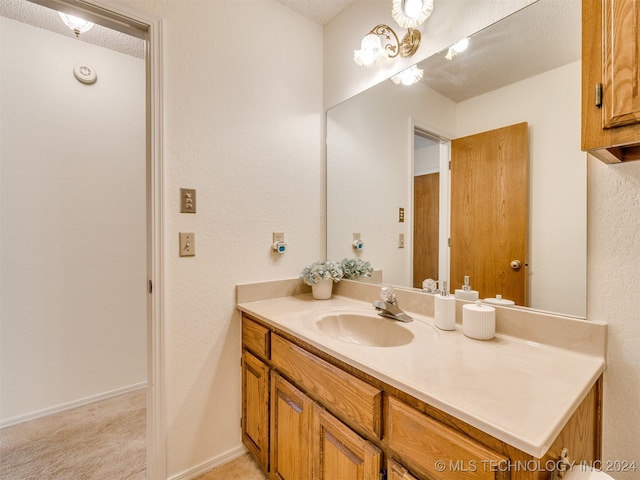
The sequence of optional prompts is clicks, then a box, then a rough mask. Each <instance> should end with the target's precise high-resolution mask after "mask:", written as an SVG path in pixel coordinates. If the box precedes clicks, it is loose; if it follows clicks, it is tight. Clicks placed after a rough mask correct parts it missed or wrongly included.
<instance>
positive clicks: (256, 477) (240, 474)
mask: <svg viewBox="0 0 640 480" xmlns="http://www.w3.org/2000/svg"><path fill="white" fill-rule="evenodd" d="M266 478H267V477H266V475H265V474H264V473H262V470H260V467H258V464H257V463H256V462H255V461H254V460H253V458H252V457H251V455H249V454H248V453H246V454H244V455H242V456H241V457H239V458H236V459H235V460H233V461H231V462H229V463H225V464H224V465H221V466H219V467H216V468H214V469H213V470H211V471H210V472H207V473H205V474H204V475H201V476H199V477H197V478H195V479H194V480H266Z"/></svg>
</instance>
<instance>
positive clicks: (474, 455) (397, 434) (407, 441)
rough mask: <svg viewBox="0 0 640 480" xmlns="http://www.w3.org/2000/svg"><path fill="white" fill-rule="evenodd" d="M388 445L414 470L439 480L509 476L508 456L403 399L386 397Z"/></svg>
mask: <svg viewBox="0 0 640 480" xmlns="http://www.w3.org/2000/svg"><path fill="white" fill-rule="evenodd" d="M388 440H389V448H390V449H391V450H392V451H393V453H394V454H395V455H396V456H397V457H398V458H399V459H400V460H401V461H402V463H403V464H405V465H407V466H409V467H410V468H412V469H413V470H415V471H416V472H419V473H422V474H424V475H425V476H427V477H428V478H437V479H442V480H472V479H473V480H497V479H505V480H506V479H508V478H509V459H508V458H507V457H506V456H505V455H502V454H500V453H498V452H496V451H494V450H492V449H490V448H487V447H486V446H484V445H482V444H481V443H479V442H477V441H475V440H473V439H472V438H469V437H468V436H467V435H464V434H462V433H461V432H458V431H456V430H454V429H453V428H451V427H448V426H446V425H443V424H442V423H440V422H438V421H437V420H435V419H433V418H431V417H429V416H427V415H424V414H423V413H421V412H419V411H418V410H416V409H415V408H412V407H410V406H408V405H406V404H404V403H403V402H401V401H399V400H397V399H395V398H393V397H392V398H389V428H388Z"/></svg>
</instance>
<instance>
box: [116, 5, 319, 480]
mask: <svg viewBox="0 0 640 480" xmlns="http://www.w3.org/2000/svg"><path fill="white" fill-rule="evenodd" d="M123 3H127V4H129V5H130V6H133V7H135V8H138V9H142V10H145V11H148V12H150V13H153V14H156V15H158V16H160V17H162V18H163V19H164V23H163V29H164V36H163V37H164V38H163V42H164V59H163V61H164V128H165V130H164V142H165V150H164V182H165V185H164V188H165V198H164V203H165V205H164V207H165V219H164V230H165V242H166V245H165V251H164V255H165V271H164V274H165V292H164V294H165V308H166V311H165V335H166V338H165V342H166V343H165V365H166V380H165V388H166V400H167V402H166V424H167V425H166V426H167V436H168V447H167V448H168V452H167V455H168V476H169V477H174V476H176V475H179V474H181V473H182V472H188V471H190V470H192V469H193V468H195V467H197V466H199V465H202V464H205V463H207V462H215V461H216V460H217V459H219V458H221V457H223V456H224V454H225V453H227V452H229V451H233V450H235V449H239V448H240V447H241V437H240V416H241V395H240V393H241V385H240V383H241V372H240V355H241V348H240V323H241V322H240V314H239V313H238V312H237V311H236V309H235V285H236V284H238V283H244V282H252V281H260V280H270V279H277V278H290V277H295V276H297V275H298V273H299V272H300V271H301V270H302V268H303V267H304V266H305V265H306V264H307V263H309V262H310V261H313V260H316V259H317V258H319V257H320V256H321V255H323V252H324V208H323V196H324V194H323V189H324V180H323V177H324V174H323V168H322V163H323V162H322V149H321V148H322V147H321V146H322V119H323V115H322V28H321V27H320V26H318V25H316V24H314V23H312V22H311V21H309V20H307V19H305V18H303V17H301V16H300V15H298V14H296V13H294V12H292V11H291V10H289V9H287V8H285V7H284V6H282V5H280V4H278V3H276V2H274V1H266V0H247V1H236V0H233V1H200V2H179V1H166V2H157V1H153V0H148V1H147V0H126V1H125V2H123ZM180 187H189V188H195V189H197V208H198V212H197V213H196V214H195V215H190V214H180V213H179V203H178V193H179V188H180ZM180 231H191V232H195V236H196V256H195V257H192V258H180V257H178V232H180ZM273 231H282V232H284V233H285V240H286V242H287V244H288V249H287V252H286V253H285V254H283V255H279V254H277V253H274V252H273V251H272V250H271V239H272V232H273Z"/></svg>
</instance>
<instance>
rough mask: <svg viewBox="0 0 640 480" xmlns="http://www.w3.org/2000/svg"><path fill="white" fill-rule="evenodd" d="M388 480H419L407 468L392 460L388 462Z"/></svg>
mask: <svg viewBox="0 0 640 480" xmlns="http://www.w3.org/2000/svg"><path fill="white" fill-rule="evenodd" d="M387 480H417V479H416V477H414V476H413V475H411V474H410V473H409V472H408V471H407V469H406V468H404V467H403V466H402V465H400V464H399V463H398V462H394V461H393V460H391V459H388V460H387Z"/></svg>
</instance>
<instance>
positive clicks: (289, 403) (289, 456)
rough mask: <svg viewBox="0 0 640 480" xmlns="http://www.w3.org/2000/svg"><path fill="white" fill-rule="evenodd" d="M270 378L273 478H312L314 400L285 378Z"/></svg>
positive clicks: (275, 374) (305, 479) (285, 479)
mask: <svg viewBox="0 0 640 480" xmlns="http://www.w3.org/2000/svg"><path fill="white" fill-rule="evenodd" d="M271 375H272V378H271V475H272V477H271V478H276V479H282V480H307V479H310V478H311V455H312V452H311V448H310V443H311V428H312V418H313V402H312V401H311V399H309V398H308V397H307V396H306V395H304V394H303V393H302V392H301V391H300V390H298V389H297V388H295V387H294V386H293V385H291V384H290V383H289V382H287V381H286V380H285V379H284V378H282V377H281V376H280V375H278V374H277V373H275V372H273V373H272V374H271Z"/></svg>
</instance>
